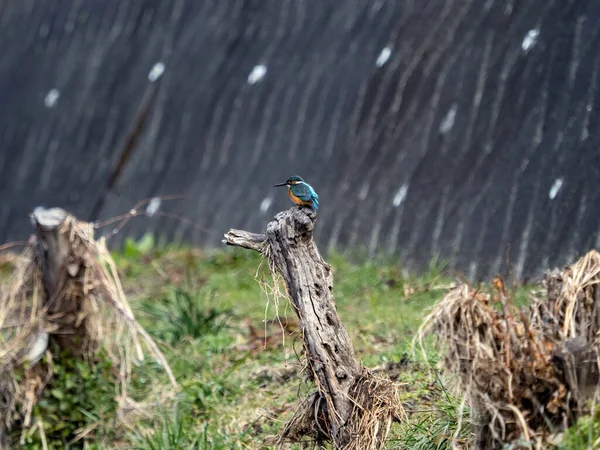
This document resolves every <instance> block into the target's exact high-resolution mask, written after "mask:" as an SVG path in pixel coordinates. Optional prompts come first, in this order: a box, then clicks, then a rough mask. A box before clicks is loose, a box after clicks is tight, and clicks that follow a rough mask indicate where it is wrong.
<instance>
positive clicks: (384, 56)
mask: <svg viewBox="0 0 600 450" xmlns="http://www.w3.org/2000/svg"><path fill="white" fill-rule="evenodd" d="M390 56H392V49H391V48H389V47H383V50H381V53H379V56H378V57H377V61H375V65H376V66H377V67H382V66H383V65H384V64H385V63H386V62H388V61H389V59H390Z"/></svg>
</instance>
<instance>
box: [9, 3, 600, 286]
mask: <svg viewBox="0 0 600 450" xmlns="http://www.w3.org/2000/svg"><path fill="white" fill-rule="evenodd" d="M599 23H600V2H591V1H585V0H573V1H566V0H526V1H518V0H512V1H510V0H509V1H492V0H488V1H484V0H430V1H421V0H413V1H392V0H389V1H374V0H372V1H367V0H347V1H340V0H287V1H284V0H254V1H252V0H246V1H244V0H238V1H234V0H202V1H200V0H187V1H186V0H173V1H164V0H155V1H151V0H136V1H123V0H79V1H76V0H72V1H71V0H61V1H39V0H19V1H5V2H1V3H0V42H1V43H2V51H0V104H1V105H2V115H1V116H0V198H1V199H2V202H1V204H0V242H5V241H8V240H12V239H18V238H23V237H26V236H27V235H28V234H29V232H30V227H29V224H28V213H29V211H31V209H32V208H33V207H35V206H37V205H40V204H42V205H46V206H50V205H51V206H54V205H56V206H62V207H65V208H68V209H69V210H71V211H72V212H73V213H75V214H76V215H78V216H80V217H81V218H84V219H92V213H93V211H94V208H95V207H96V208H97V207H101V210H100V211H99V214H98V217H97V218H100V219H105V218H108V217H111V216H114V215H117V214H120V213H122V212H125V211H127V210H128V209H129V208H131V206H132V205H133V204H134V203H136V202H137V201H138V200H140V199H143V198H147V197H152V196H155V195H161V194H173V193H182V194H185V195H186V196H187V197H186V199H185V200H178V201H172V202H163V203H162V205H161V209H166V210H168V211H170V212H172V213H174V214H179V215H182V216H185V217H188V218H190V219H193V220H194V221H195V222H196V223H197V226H198V227H200V228H202V231H200V230H198V229H197V228H193V227H191V226H190V225H189V224H186V223H184V222H179V221H176V220H173V219H168V218H164V217H162V218H161V217H154V218H152V219H136V220H135V221H133V222H132V223H131V224H130V225H128V227H127V228H126V229H125V230H124V231H123V232H122V233H120V234H118V235H116V236H115V237H114V238H113V242H114V243H115V244H118V243H119V242H120V240H121V239H123V237H124V236H125V235H126V234H129V235H131V234H134V235H140V234H141V233H142V232H144V231H145V230H147V229H151V230H154V231H157V232H159V233H166V234H168V235H169V236H170V237H171V238H176V239H185V240H191V241H193V242H195V243H199V244H205V245H211V246H217V245H220V238H221V236H222V233H223V232H225V231H227V230H228V229H229V227H236V228H246V229H250V230H257V231H258V230H261V229H262V228H263V227H264V226H265V223H266V222H267V221H268V220H269V218H271V217H272V215H273V214H274V213H275V212H277V211H278V210H280V209H282V208H286V207H287V206H288V205H289V200H288V199H287V196H286V195H285V192H283V191H279V190H275V189H274V188H272V187H271V186H272V185H273V184H274V183H276V182H279V181H282V180H284V179H285V178H286V177H287V176H289V175H292V174H300V175H302V176H304V177H305V178H306V179H307V181H309V182H310V183H311V184H313V186H314V187H315V188H316V189H317V191H318V192H319V194H320V197H321V205H322V207H321V208H322V209H321V211H320V219H319V229H318V231H317V236H318V239H319V241H320V244H321V245H323V246H331V247H336V248H347V247H349V246H350V247H356V246H362V247H366V248H368V249H370V250H371V251H377V250H386V251H389V250H396V251H397V253H398V254H399V255H400V257H401V258H403V259H405V260H407V261H409V262H410V263H411V264H412V267H414V268H420V267H424V266H426V265H427V263H428V262H429V261H430V260H431V258H432V256H433V255H435V254H439V255H441V257H442V258H443V259H447V260H450V261H451V263H452V265H453V267H456V268H458V269H459V270H462V271H464V272H465V273H467V274H469V275H470V276H472V277H489V276H490V275H492V274H494V273H495V272H497V271H499V270H500V271H502V270H506V259H507V254H508V258H510V265H511V266H512V268H513V269H514V270H515V271H516V273H517V275H518V276H519V277H525V276H530V275H536V274H539V273H540V271H541V270H543V269H545V268H547V267H551V266H554V265H557V264H563V263H565V262H568V261H569V260H571V259H572V258H573V257H574V256H575V255H577V254H578V253H579V252H582V251H585V250H587V249H589V248H591V247H594V246H596V247H597V246H598V244H599V242H598V241H599V240H600V234H599V220H598V219H599V217H600V214H599V207H600V189H598V182H599V181H600V131H599V129H598V120H599V117H600V105H599V99H600V96H599V93H598V89H599V87H600V76H599V73H598V72H599V70H600V67H599V65H600V49H599V45H600V39H599V34H600V26H599V25H598V24H599ZM386 47H387V48H388V49H389V50H390V51H391V53H389V52H388V53H389V59H388V60H387V61H386V58H385V57H386V55H385V53H386V50H384V49H385V48H386ZM382 52H383V53H382ZM378 58H379V64H376V61H377V60H378ZM157 62H162V63H163V64H164V65H165V72H164V75H163V76H162V77H161V78H160V79H159V80H158V81H156V82H150V81H149V79H148V74H149V71H150V70H151V68H152V67H153V66H154V65H155V64H156V63H157ZM382 63H383V65H382ZM260 64H264V65H265V66H266V68H267V73H266V75H265V76H264V78H263V79H261V80H259V82H257V83H255V84H251V83H249V82H248V76H249V74H250V73H251V72H252V71H253V68H255V66H257V65H260ZM379 66H381V67H379ZM53 90H55V91H53ZM57 96H58V98H57ZM148 102H149V104H150V106H149V110H148V112H149V114H148V117H147V120H146V122H145V124H144V126H143V127H142V128H141V130H140V133H139V136H138V140H137V143H136V145H135V147H134V148H133V150H132V152H131V156H130V158H129V159H128V160H127V161H126V163H125V164H124V165H123V167H122V172H121V173H120V174H119V177H118V178H117V179H116V183H115V186H114V189H112V190H111V191H108V189H107V185H108V180H109V179H110V177H111V174H113V169H114V167H115V165H116V164H117V162H118V161H119V159H120V158H121V152H122V151H123V148H124V147H125V143H126V141H127V139H128V138H127V136H128V135H129V134H130V132H131V130H132V128H133V127H134V124H135V122H136V117H138V116H139V114H140V110H141V109H143V108H144V105H145V104H147V103H148ZM108 231H110V230H108ZM507 252H508V253H507Z"/></svg>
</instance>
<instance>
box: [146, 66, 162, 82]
mask: <svg viewBox="0 0 600 450" xmlns="http://www.w3.org/2000/svg"><path fill="white" fill-rule="evenodd" d="M163 73H165V65H164V64H163V63H161V62H157V63H156V64H154V66H152V69H150V72H148V81H150V82H151V83H154V82H155V81H156V80H158V79H159V78H160V77H162V76H163Z"/></svg>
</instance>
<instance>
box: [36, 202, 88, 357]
mask: <svg viewBox="0 0 600 450" xmlns="http://www.w3.org/2000/svg"><path fill="white" fill-rule="evenodd" d="M68 217H69V215H68V214H67V212H66V211H64V210H63V209H60V208H51V209H44V208H36V209H35V210H34V211H33V213H32V214H31V223H32V225H33V226H34V227H35V229H36V230H37V238H38V246H37V249H38V255H37V257H38V258H39V260H40V262H41V263H42V264H41V267H42V268H43V284H44V290H45V292H46V296H45V299H46V304H45V306H46V308H47V311H48V318H49V321H50V323H52V324H53V325H54V326H55V327H56V329H55V330H54V331H53V332H52V334H51V339H52V340H54V341H55V342H56V343H57V344H58V345H59V347H60V348H62V349H68V350H70V351H72V352H73V354H75V355H77V354H81V353H82V350H83V347H84V346H85V345H87V344H89V342H86V316H87V313H86V311H84V310H83V309H82V302H81V301H80V300H81V299H79V298H77V297H78V294H77V293H78V292H81V290H82V289H81V288H80V287H79V286H78V288H77V289H72V287H71V286H70V284H71V283H77V284H79V285H80V284H82V282H81V280H79V279H78V274H79V269H80V261H78V259H77V258H75V257H74V256H73V254H72V248H71V243H70V242H69V240H68V236H66V234H65V233H64V230H63V227H64V226H65V223H66V221H67V219H68Z"/></svg>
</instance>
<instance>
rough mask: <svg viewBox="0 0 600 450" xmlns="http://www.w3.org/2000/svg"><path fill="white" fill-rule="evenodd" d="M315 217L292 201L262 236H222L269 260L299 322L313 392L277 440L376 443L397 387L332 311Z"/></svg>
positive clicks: (391, 414) (348, 445)
mask: <svg viewBox="0 0 600 450" xmlns="http://www.w3.org/2000/svg"><path fill="white" fill-rule="evenodd" d="M315 221H316V213H315V212H314V211H313V210H311V209H309V208H303V207H293V208H291V209H289V210H288V211H284V212H281V213H279V214H277V215H276V216H275V220H273V221H272V222H270V223H269V224H268V225H267V232H266V234H256V233H249V232H247V231H240V230H230V231H229V232H228V233H227V234H226V235H225V239H224V240H223V242H224V243H226V244H228V245H233V246H238V247H243V248H247V249H250V250H255V251H257V252H259V253H261V254H263V255H265V256H266V257H268V258H269V262H270V267H271V268H272V270H273V269H274V270H276V271H277V272H278V273H279V274H280V275H281V276H282V278H283V280H284V282H285V284H286V288H287V292H288V294H289V298H290V301H291V303H292V304H293V306H294V309H295V311H296V314H297V315H298V318H299V320H300V328H301V335H302V341H303V344H304V352H305V354H306V355H305V356H306V358H307V362H308V367H309V369H310V371H309V376H310V377H311V379H312V381H313V382H314V384H315V386H316V388H317V391H316V392H315V393H314V394H312V395H311V396H310V397H309V398H308V399H306V400H305V401H304V402H303V404H302V405H301V407H300V408H299V409H298V411H297V412H296V414H295V416H294V417H293V418H292V419H291V420H290V422H289V423H288V424H287V425H286V427H285V429H284V431H283V433H282V435H281V436H280V442H283V441H299V440H301V439H302V438H303V437H306V436H310V437H311V438H313V439H316V440H317V441H319V442H323V441H330V442H331V443H332V444H333V445H334V447H335V448H337V449H341V448H344V449H362V448H369V449H377V448H381V447H382V445H383V443H384V441H385V438H386V436H387V434H388V432H389V427H390V424H391V420H392V419H393V418H397V417H398V412H399V404H398V402H397V396H396V391H395V388H394V386H393V385H392V383H391V382H390V381H389V380H383V379H377V378H375V377H373V375H371V373H370V372H369V371H367V370H366V369H365V368H363V367H362V365H361V364H360V363H359V362H358V361H357V360H356V358H355V355H354V349H353V347H352V343H351V341H350V337H349V336H348V333H347V331H346V329H345V328H344V326H343V324H342V322H341V320H340V318H339V316H338V314H337V310H336V306H335V301H334V297H333V276H332V273H331V268H330V266H329V264H327V263H326V262H325V261H324V260H323V258H322V257H321V254H320V253H319V250H318V248H317V246H316V245H315V243H314V241H313V238H312V232H313V229H314V225H315Z"/></svg>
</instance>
